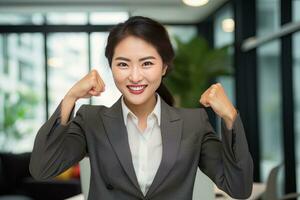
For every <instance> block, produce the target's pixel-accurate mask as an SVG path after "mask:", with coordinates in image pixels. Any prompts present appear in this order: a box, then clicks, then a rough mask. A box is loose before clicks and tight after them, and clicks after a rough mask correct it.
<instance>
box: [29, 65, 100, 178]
mask: <svg viewBox="0 0 300 200" xmlns="http://www.w3.org/2000/svg"><path fill="white" fill-rule="evenodd" d="M104 89H105V84H104V82H103V80H102V79H101V77H100V75H99V74H98V72H97V71H96V70H92V71H91V72H90V73H89V74H87V75H86V76H84V77H83V78H82V79H81V80H79V81H78V82H77V83H76V84H75V85H74V86H73V87H72V88H71V89H70V90H69V91H68V93H67V94H66V96H65V97H64V99H63V100H62V101H61V102H60V104H59V106H58V107H57V108H56V110H55V112H54V113H53V114H52V116H51V117H50V119H49V120H48V121H47V122H46V123H45V124H44V125H43V126H42V127H41V128H40V129H39V131H38V133H37V136H36V139H35V143H34V147H33V151H32V155H31V160H30V165H29V170H30V173H31V174H32V176H33V177H34V178H36V179H48V178H51V177H54V176H56V175H58V174H60V173H61V172H63V171H65V170H66V169H68V168H69V167H71V166H72V165H73V164H75V163H77V162H78V161H80V160H81V159H82V158H83V157H84V156H85V155H86V153H87V146H86V138H85V128H84V124H85V122H84V118H85V117H84V115H85V107H84V106H82V107H80V109H79V110H78V112H77V114H76V117H75V118H74V119H72V120H71V119H70V118H71V117H72V116H73V114H72V113H73V112H74V107H75V102H76V101H77V100H78V99H80V98H90V97H91V96H99V95H100V94H101V93H102V92H103V91H104Z"/></svg>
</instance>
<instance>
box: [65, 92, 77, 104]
mask: <svg viewBox="0 0 300 200" xmlns="http://www.w3.org/2000/svg"><path fill="white" fill-rule="evenodd" d="M64 100H67V101H69V102H74V103H75V102H76V101H77V100H78V98H77V97H75V96H73V95H72V94H71V93H69V92H68V93H67V94H66V95H65V97H64Z"/></svg>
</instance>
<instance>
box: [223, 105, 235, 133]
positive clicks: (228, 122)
mask: <svg viewBox="0 0 300 200" xmlns="http://www.w3.org/2000/svg"><path fill="white" fill-rule="evenodd" d="M236 117H237V110H236V109H235V108H232V109H231V111H230V112H229V114H228V115H226V116H224V117H223V120H224V121H225V124H226V126H227V128H228V129H232V126H233V123H234V121H235V119H236Z"/></svg>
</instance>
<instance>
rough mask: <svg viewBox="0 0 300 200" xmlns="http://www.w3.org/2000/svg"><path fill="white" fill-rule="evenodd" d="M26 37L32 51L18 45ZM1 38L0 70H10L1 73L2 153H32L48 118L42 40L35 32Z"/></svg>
mask: <svg viewBox="0 0 300 200" xmlns="http://www.w3.org/2000/svg"><path fill="white" fill-rule="evenodd" d="M23 37H26V38H27V39H28V38H29V45H30V46H32V47H33V48H32V49H30V50H29V49H28V48H26V47H24V46H22V45H20V43H18V38H23ZM0 38H2V42H1V43H0V45H1V46H0V49H1V50H2V54H1V56H2V62H0V65H1V67H0V69H1V68H2V69H3V68H4V69H6V68H8V67H7V66H9V70H4V71H1V72H0V80H1V81H0V113H1V116H0V124H1V125H0V151H12V152H24V151H31V148H32V146H33V140H34V137H35V134H36V132H37V130H38V128H39V127H40V124H41V123H42V122H43V121H44V119H45V109H44V108H45V103H44V102H45V101H44V99H45V98H44V97H45V96H44V76H43V74H44V67H43V63H44V60H43V37H42V35H41V34H38V33H34V34H8V35H0ZM3 40H5V41H6V42H3ZM4 45H5V46H4ZM3 49H5V51H4V52H5V53H4V54H5V56H3ZM33 58H34V59H33ZM3 59H4V60H3ZM3 65H4V66H3ZM5 65H7V66H5ZM16 146H17V147H18V148H15V147H16Z"/></svg>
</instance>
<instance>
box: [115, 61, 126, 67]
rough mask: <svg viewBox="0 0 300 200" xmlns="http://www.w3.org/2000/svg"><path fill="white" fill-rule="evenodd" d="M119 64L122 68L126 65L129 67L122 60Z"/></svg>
mask: <svg viewBox="0 0 300 200" xmlns="http://www.w3.org/2000/svg"><path fill="white" fill-rule="evenodd" d="M117 66H119V67H121V68H125V67H127V63H124V62H121V63H118V64H117Z"/></svg>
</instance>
